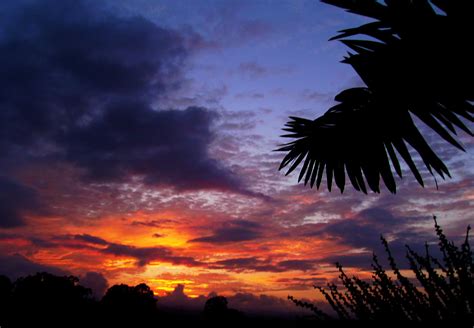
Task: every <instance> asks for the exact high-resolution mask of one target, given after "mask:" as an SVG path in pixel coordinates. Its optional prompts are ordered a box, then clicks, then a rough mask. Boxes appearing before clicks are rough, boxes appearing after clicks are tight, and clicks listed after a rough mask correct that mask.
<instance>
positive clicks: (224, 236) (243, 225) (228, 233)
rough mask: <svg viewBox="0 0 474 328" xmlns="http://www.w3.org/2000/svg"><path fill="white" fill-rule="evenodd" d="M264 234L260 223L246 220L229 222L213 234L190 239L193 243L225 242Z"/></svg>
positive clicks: (246, 239) (256, 237) (253, 237)
mask: <svg viewBox="0 0 474 328" xmlns="http://www.w3.org/2000/svg"><path fill="white" fill-rule="evenodd" d="M261 236H262V231H261V226H260V225H259V224H258V223H255V222H252V221H246V220H234V221H230V222H227V223H226V224H225V225H224V226H223V227H222V228H218V229H216V230H214V232H213V233H212V235H210V236H205V237H200V238H195V239H191V240H189V242H192V243H211V244H223V243H233V242H240V241H249V240H254V239H258V238H260V237H261Z"/></svg>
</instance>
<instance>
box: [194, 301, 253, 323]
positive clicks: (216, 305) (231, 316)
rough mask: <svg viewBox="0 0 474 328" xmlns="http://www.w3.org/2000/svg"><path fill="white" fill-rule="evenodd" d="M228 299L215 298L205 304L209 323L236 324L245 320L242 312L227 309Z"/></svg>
mask: <svg viewBox="0 0 474 328" xmlns="http://www.w3.org/2000/svg"><path fill="white" fill-rule="evenodd" d="M227 304H228V302H227V299H226V298H225V297H224V296H214V297H211V298H210V299H208V300H207V301H206V303H205V304H204V312H203V314H204V317H205V318H206V319H207V320H208V321H211V322H212V321H218V322H222V323H223V322H226V323H227V324H235V323H236V322H241V321H242V320H244V319H245V317H244V315H243V313H242V312H240V311H238V310H235V309H230V308H228V307H227Z"/></svg>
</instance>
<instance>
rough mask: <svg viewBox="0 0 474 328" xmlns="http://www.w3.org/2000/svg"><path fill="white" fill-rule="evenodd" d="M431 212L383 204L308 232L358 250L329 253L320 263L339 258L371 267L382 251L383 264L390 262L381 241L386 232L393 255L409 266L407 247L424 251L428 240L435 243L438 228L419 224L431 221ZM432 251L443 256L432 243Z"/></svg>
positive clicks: (346, 261) (400, 262)
mask: <svg viewBox="0 0 474 328" xmlns="http://www.w3.org/2000/svg"><path fill="white" fill-rule="evenodd" d="M429 220H430V218H429V217H428V216H425V217H419V216H408V215H405V216H398V215H394V214H392V212H391V211H389V210H386V209H382V208H376V207H374V208H369V209H366V210H363V211H361V212H359V213H358V214H357V215H355V216H354V217H353V218H348V219H343V220H338V221H335V222H331V223H328V224H326V225H324V226H322V228H321V229H319V230H317V231H314V232H310V233H307V234H306V235H307V236H319V237H325V238H328V239H329V240H332V241H333V242H335V243H338V244H343V245H348V246H351V247H352V248H353V249H356V250H358V251H357V252H354V253H349V254H343V255H337V256H328V257H326V258H323V259H321V260H320V261H319V262H320V263H331V264H334V263H335V262H339V263H341V264H342V265H344V266H347V267H359V268H365V269H371V266H370V264H371V263H372V254H373V253H375V254H377V255H378V257H379V260H380V262H381V263H382V264H385V265H386V264H387V254H386V253H385V249H384V246H383V244H382V242H381V236H382V235H383V236H384V237H385V238H386V239H388V240H389V241H390V242H389V247H390V250H391V252H392V255H393V256H394V258H395V259H396V261H397V263H399V265H400V267H401V268H409V266H408V262H407V261H406V259H405V254H406V248H405V245H409V246H410V247H411V248H412V249H413V250H415V251H416V252H419V253H420V254H424V243H425V242H429V243H435V240H436V235H435V232H434V229H432V230H427V229H425V228H421V227H417V226H416V224H427V223H430V221H429ZM432 255H434V256H439V252H438V251H437V250H436V247H432Z"/></svg>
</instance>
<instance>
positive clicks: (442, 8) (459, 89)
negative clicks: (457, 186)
mask: <svg viewBox="0 0 474 328" xmlns="http://www.w3.org/2000/svg"><path fill="white" fill-rule="evenodd" d="M322 2H325V3H328V4H331V5H334V6H338V7H341V8H344V9H346V10H347V11H349V12H351V13H354V14H357V15H361V16H365V17H368V18H370V19H371V20H372V21H371V22H370V23H367V24H364V25H362V26H359V27H357V28H351V29H347V30H343V31H341V33H340V34H339V35H338V36H336V37H334V38H333V39H337V40H340V41H341V42H342V43H344V44H345V45H346V46H348V47H349V48H350V49H351V50H352V53H349V54H348V56H347V57H345V59H344V60H343V63H347V64H349V65H351V66H352V67H353V68H354V70H355V71H356V72H357V74H358V75H359V76H360V77H361V79H362V80H363V81H364V83H365V84H366V87H363V88H352V89H348V90H345V91H343V92H341V93H340V94H339V95H337V96H336V97H335V100H336V101H337V102H339V104H337V105H335V106H334V107H332V108H331V109H329V110H328V111H327V112H326V113H325V114H324V115H323V116H321V117H319V118H317V119H315V120H308V119H303V118H298V117H290V118H291V121H290V122H288V123H287V124H286V126H287V128H285V129H283V130H285V131H288V132H289V134H287V135H283V137H287V138H293V139H296V140H294V141H292V142H290V143H287V144H284V145H282V146H281V148H279V149H277V151H284V152H287V155H286V156H285V158H284V159H283V161H282V163H281V165H280V170H281V169H283V168H285V167H289V169H288V171H287V174H289V173H290V172H292V171H293V170H295V169H296V168H297V167H298V166H299V165H300V164H301V163H303V166H302V168H301V171H300V174H299V177H298V181H301V180H303V181H304V184H305V185H307V184H309V185H310V187H311V188H312V187H313V186H314V185H316V187H317V188H318V189H319V187H320V185H321V183H322V180H323V176H324V171H326V180H327V187H328V189H329V191H330V190H331V188H332V182H333V180H334V181H335V184H336V185H337V187H338V188H339V189H340V190H341V192H342V191H343V190H344V187H345V183H346V179H345V177H346V172H347V176H348V177H349V180H350V182H351V184H352V186H353V187H354V188H355V189H356V190H358V191H362V192H364V193H367V190H368V189H370V190H372V191H374V192H380V179H382V180H383V183H384V184H385V186H386V187H387V189H388V190H389V191H391V192H392V193H395V192H396V190H397V184H396V181H395V179H394V174H393V172H392V167H393V168H394V170H395V172H396V173H397V175H398V176H399V177H402V170H401V165H400V161H401V160H403V161H404V162H405V163H406V164H407V166H408V167H409V169H410V170H411V172H412V173H413V175H414V176H415V178H416V180H417V181H418V183H419V184H420V185H421V186H424V182H423V179H422V175H421V173H420V170H419V169H420V164H417V163H416V162H415V160H414V158H413V156H412V154H410V152H409V149H408V147H407V145H409V146H411V147H412V148H413V149H414V151H415V152H416V153H417V155H418V156H419V157H420V158H421V160H422V162H423V164H424V166H425V167H426V169H427V170H428V172H429V173H430V174H431V175H433V176H434V175H435V174H437V175H439V176H440V177H441V178H443V179H444V178H445V176H448V177H450V173H449V171H448V168H447V167H446V165H445V164H444V163H443V161H442V160H441V159H440V158H439V157H438V156H437V155H436V154H435V152H434V151H433V150H432V148H431V147H430V145H429V144H428V143H427V142H426V140H425V139H424V138H423V136H422V134H421V133H420V131H419V129H418V127H417V126H416V125H415V123H414V121H413V119H412V115H415V116H416V117H417V118H418V119H419V120H421V121H422V122H423V123H424V124H426V125H427V126H428V127H429V128H431V129H432V130H433V131H434V132H436V133H437V134H438V135H439V136H440V137H441V138H442V139H444V140H445V141H447V142H449V143H450V144H451V145H453V146H455V147H457V148H459V149H461V150H464V149H463V147H462V145H461V144H460V143H459V141H458V140H457V138H456V129H461V130H463V131H464V132H466V133H467V134H469V135H470V136H472V135H473V134H472V132H471V131H470V129H469V127H468V126H466V122H472V121H473V115H472V114H473V113H474V107H473V104H472V101H473V100H474V87H473V83H472V79H473V77H474V64H473V61H472V50H470V49H472V40H474V20H473V14H474V10H473V9H474V2H473V1H472V0H458V1H452V0H433V1H431V2H430V1H428V0H415V1H413V0H385V1H384V2H383V3H382V1H376V0H323V1H322ZM432 4H434V5H435V6H436V7H437V9H438V10H435V7H433V5H432ZM353 36H357V39H353V38H351V37H353ZM463 119H464V122H463ZM397 152H398V155H397ZM400 157H401V159H400ZM366 183H367V185H368V187H367V186H366Z"/></svg>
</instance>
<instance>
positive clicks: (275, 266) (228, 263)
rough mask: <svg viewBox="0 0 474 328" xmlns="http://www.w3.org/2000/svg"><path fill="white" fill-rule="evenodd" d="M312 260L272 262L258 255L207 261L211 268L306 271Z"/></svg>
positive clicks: (313, 263)
mask: <svg viewBox="0 0 474 328" xmlns="http://www.w3.org/2000/svg"><path fill="white" fill-rule="evenodd" d="M315 264H316V261H314V260H285V261H280V262H277V263H273V262H272V261H271V260H270V259H260V258H258V257H241V258H231V259H227V260H221V261H216V262H212V263H209V265H208V267H209V268H211V269H225V270H229V271H235V272H285V271H293V270H298V271H307V270H311V269H313V268H314V267H315Z"/></svg>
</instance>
